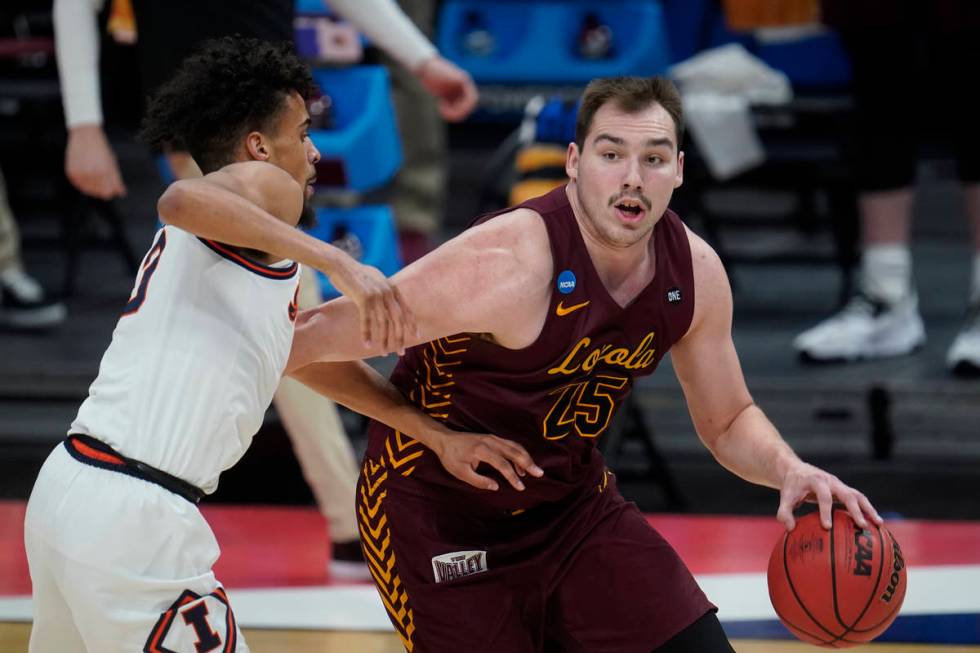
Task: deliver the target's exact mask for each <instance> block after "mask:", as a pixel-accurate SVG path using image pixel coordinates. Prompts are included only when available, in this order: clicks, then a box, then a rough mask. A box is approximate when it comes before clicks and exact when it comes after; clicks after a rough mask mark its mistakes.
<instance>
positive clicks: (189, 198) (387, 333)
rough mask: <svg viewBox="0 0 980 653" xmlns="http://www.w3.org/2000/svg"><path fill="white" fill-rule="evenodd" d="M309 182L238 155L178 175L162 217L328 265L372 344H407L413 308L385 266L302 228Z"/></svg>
mask: <svg viewBox="0 0 980 653" xmlns="http://www.w3.org/2000/svg"><path fill="white" fill-rule="evenodd" d="M302 207H303V189H302V188H301V187H300V185H299V183H297V182H296V181H295V180H294V179H293V178H292V177H290V176H289V174H288V173H286V172H285V171H284V170H282V169H281V168H278V167H277V166H274V165H272V164H271V163H265V162H263V161H249V162H243V163H234V164H231V165H228V166H225V167H224V168H221V169H220V170H216V171H215V172H212V173H210V174H207V175H205V176H203V177H199V178H191V179H182V180H179V181H175V182H174V183H172V184H171V185H170V186H169V187H168V188H167V190H166V191H165V192H164V194H163V195H162V196H161V197H160V200H159V201H158V202H157V211H158V212H159V214H160V219H161V220H163V221H164V222H165V223H167V224H172V225H174V226H175V227H179V228H181V229H184V230H185V231H189V232H190V233H193V234H195V235H197V236H200V237H202V238H208V239H212V240H217V241H219V242H222V243H226V244H228V245H232V246H235V247H245V248H249V249H255V250H258V251H261V252H266V253H268V254H271V255H273V256H276V257H280V258H288V259H292V260H294V261H299V262H300V263H303V264H305V265H309V266H311V267H314V268H316V269H318V270H321V271H323V273H324V274H326V275H327V276H328V277H330V280H331V281H332V282H333V284H334V286H336V288H337V289H338V290H340V291H341V292H342V293H344V294H345V295H346V296H347V297H349V298H350V301H351V302H352V306H353V308H354V316H355V323H354V326H353V329H354V332H355V333H357V334H359V335H360V337H361V338H362V339H363V341H364V342H365V343H366V344H365V346H377V347H378V348H380V349H384V350H385V351H395V350H398V349H401V348H402V347H404V339H405V337H406V334H408V333H410V332H412V331H413V330H414V323H413V321H412V312H411V311H410V310H409V309H408V306H407V305H406V304H405V303H404V301H403V300H402V299H401V295H400V294H399V292H398V290H397V289H396V288H394V287H393V286H391V285H390V284H389V283H388V280H387V279H385V277H384V275H382V274H381V273H380V272H379V271H378V270H376V269H375V268H372V267H370V266H367V265H362V264H360V263H358V262H357V261H355V260H354V259H352V258H351V257H350V256H348V255H347V254H346V253H345V252H343V251H341V250H340V249H338V248H336V247H334V246H333V245H330V244H327V243H325V242H323V241H321V240H318V239H316V238H313V237H312V236H308V235H306V234H304V233H303V232H301V231H299V230H297V229H296V228H295V225H296V223H297V221H298V219H299V214H300V211H301V210H302Z"/></svg>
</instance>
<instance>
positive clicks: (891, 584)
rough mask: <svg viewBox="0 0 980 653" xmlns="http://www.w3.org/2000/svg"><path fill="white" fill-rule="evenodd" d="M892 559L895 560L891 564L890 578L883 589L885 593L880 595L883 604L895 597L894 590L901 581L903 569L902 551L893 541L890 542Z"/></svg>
mask: <svg viewBox="0 0 980 653" xmlns="http://www.w3.org/2000/svg"><path fill="white" fill-rule="evenodd" d="M892 557H894V558H895V561H894V562H893V563H892V577H891V578H889V579H888V587H886V588H885V593H884V594H882V595H881V600H882V601H884V602H885V603H891V600H892V597H893V596H895V588H896V587H898V583H899V581H901V579H902V570H903V569H905V559H904V558H903V557H902V550H901V549H900V548H898V542H896V541H895V540H892Z"/></svg>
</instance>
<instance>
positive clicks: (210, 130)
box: [139, 35, 314, 173]
mask: <svg viewBox="0 0 980 653" xmlns="http://www.w3.org/2000/svg"><path fill="white" fill-rule="evenodd" d="M313 89H314V85H313V78H312V77H311V75H310V69H309V67H308V66H307V65H306V64H305V63H303V62H302V61H301V60H300V59H299V57H297V56H296V54H295V53H294V52H293V46H292V44H291V43H279V44H276V43H269V42H267V41H262V40H260V39H255V38H245V37H242V36H237V35H236V36H226V37H223V38H220V39H214V40H210V41H205V42H204V43H203V44H202V46H201V48H200V49H199V50H198V51H197V52H195V53H194V54H193V55H191V56H189V57H188V58H187V59H186V60H184V62H183V63H182V64H181V65H180V68H179V69H178V70H177V72H176V74H175V75H174V76H173V77H172V78H171V79H170V80H169V81H168V82H166V83H165V84H163V85H162V86H161V87H160V88H159V89H158V90H157V91H156V93H154V95H153V97H152V98H151V99H150V101H149V104H148V106H147V110H146V116H145V118H144V119H143V126H142V130H141V132H140V135H139V136H140V138H141V139H142V140H143V141H145V142H146V143H148V144H150V145H151V146H154V147H161V146H163V145H165V144H172V145H175V146H178V147H179V146H184V147H186V148H187V151H188V152H189V153H190V155H191V156H193V157H194V160H195V161H196V162H197V164H198V165H199V166H200V167H201V170H202V171H203V172H205V173H208V172H211V171H213V170H217V169H218V168H220V167H222V166H224V165H227V164H229V163H232V162H233V161H234V156H235V150H236V148H237V147H238V144H239V143H240V141H241V139H242V138H244V137H245V135H246V134H248V133H249V132H251V131H255V130H259V131H261V130H265V129H268V128H269V126H270V123H271V122H272V121H273V120H274V119H275V117H276V115H277V114H278V113H279V111H280V109H281V108H282V106H283V101H284V100H285V98H286V96H288V95H289V94H290V93H292V92H293V91H296V92H297V93H299V94H300V96H302V98H303V99H304V100H307V99H309V97H310V95H311V93H312V92H313Z"/></svg>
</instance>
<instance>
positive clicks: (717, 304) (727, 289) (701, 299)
mask: <svg viewBox="0 0 980 653" xmlns="http://www.w3.org/2000/svg"><path fill="white" fill-rule="evenodd" d="M684 230H685V232H686V233H687V240H688V243H690V246H691V266H692V269H693V272H694V317H693V318H692V320H691V328H690V330H693V329H695V328H696V327H697V325H699V324H701V323H702V322H704V321H705V320H708V319H709V318H714V317H720V318H724V317H726V316H727V319H728V320H730V319H731V318H730V316H731V313H732V289H731V286H730V285H729V282H728V273H727V272H725V266H724V265H723V264H722V262H721V257H719V256H718V253H717V252H715V250H714V248H713V247H711V245H709V244H708V243H707V242H706V241H705V240H704V239H703V238H701V237H700V236H698V235H697V234H696V233H694V232H693V231H691V230H690V229H689V228H688V227H686V226H685V227H684ZM690 330H689V331H690Z"/></svg>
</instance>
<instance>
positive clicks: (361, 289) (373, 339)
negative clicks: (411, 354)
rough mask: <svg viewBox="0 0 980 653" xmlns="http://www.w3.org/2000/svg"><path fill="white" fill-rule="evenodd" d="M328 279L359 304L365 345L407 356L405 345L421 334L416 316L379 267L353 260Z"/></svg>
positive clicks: (346, 262) (347, 261) (348, 259)
mask: <svg viewBox="0 0 980 653" xmlns="http://www.w3.org/2000/svg"><path fill="white" fill-rule="evenodd" d="M328 276H329V277H330V281H331V282H332V283H333V285H334V286H335V287H336V288H337V290H339V291H340V292H341V293H343V294H344V295H345V296H346V297H349V298H350V299H351V300H353V301H354V303H355V304H356V305H357V309H358V311H360V314H361V337H362V338H363V339H364V344H365V346H367V347H371V346H373V344H374V343H378V344H380V345H381V346H382V347H383V348H384V351H385V353H390V352H393V351H397V352H398V353H399V354H404V353H405V342H406V341H407V340H408V338H409V337H410V336H412V335H415V334H416V333H417V328H416V325H415V316H414V314H413V313H412V310H411V309H410V308H409V307H408V305H407V304H406V303H405V300H404V299H403V298H402V296H401V293H399V292H398V288H396V287H395V286H394V285H393V284H392V283H391V282H390V281H389V280H388V279H386V278H385V276H384V275H383V274H381V272H380V271H379V270H377V269H376V268H373V267H371V266H370V265H362V264H360V263H358V262H357V261H355V260H354V259H352V258H350V257H347V260H346V261H345V262H344V264H343V265H340V266H338V268H337V269H336V270H334V271H333V273H332V274H330V275H328Z"/></svg>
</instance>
